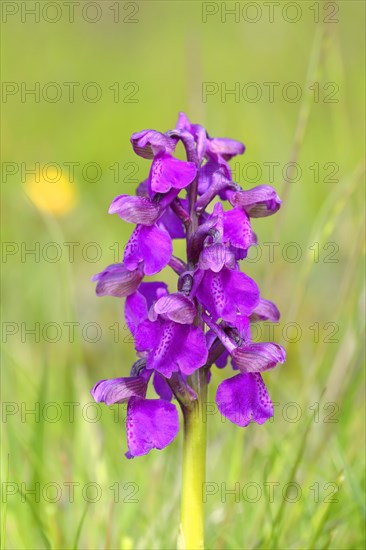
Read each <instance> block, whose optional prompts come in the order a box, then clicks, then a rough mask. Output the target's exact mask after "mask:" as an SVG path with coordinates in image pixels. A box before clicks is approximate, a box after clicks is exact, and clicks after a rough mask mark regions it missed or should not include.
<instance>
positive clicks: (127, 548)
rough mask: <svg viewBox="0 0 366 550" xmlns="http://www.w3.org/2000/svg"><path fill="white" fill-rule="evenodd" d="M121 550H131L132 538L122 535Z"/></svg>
mask: <svg viewBox="0 0 366 550" xmlns="http://www.w3.org/2000/svg"><path fill="white" fill-rule="evenodd" d="M121 550H133V540H132V539H131V537H126V536H122V538H121Z"/></svg>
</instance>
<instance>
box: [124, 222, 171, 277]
mask: <svg viewBox="0 0 366 550" xmlns="http://www.w3.org/2000/svg"><path fill="white" fill-rule="evenodd" d="M172 253H173V245H172V240H171V238H170V236H169V235H168V233H167V232H166V231H164V230H163V229H160V228H159V227H157V226H156V225H152V226H149V227H148V226H144V225H138V226H137V227H136V229H135V230H134V231H133V233H132V235H131V238H130V240H129V241H128V243H127V245H126V249H125V254H124V263H125V265H126V267H127V268H128V269H135V268H136V267H137V266H138V265H139V264H140V262H144V265H143V270H144V273H145V274H146V275H154V274H155V273H158V272H159V271H161V270H162V269H163V268H164V267H165V266H166V265H167V264H168V262H169V260H170V258H171V256H172Z"/></svg>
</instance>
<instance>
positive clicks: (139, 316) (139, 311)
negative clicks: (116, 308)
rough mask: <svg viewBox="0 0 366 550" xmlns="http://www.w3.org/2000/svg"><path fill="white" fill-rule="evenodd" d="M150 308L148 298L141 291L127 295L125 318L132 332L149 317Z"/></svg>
mask: <svg viewBox="0 0 366 550" xmlns="http://www.w3.org/2000/svg"><path fill="white" fill-rule="evenodd" d="M147 315H148V309H147V302H146V298H145V297H144V296H143V295H142V294H141V293H140V292H138V291H137V292H134V293H133V294H130V296H127V298H126V301H125V319H126V323H127V326H128V328H129V329H130V331H131V333H132V334H135V332H136V330H137V327H138V326H139V325H140V324H141V323H142V322H143V321H145V320H146V319H147Z"/></svg>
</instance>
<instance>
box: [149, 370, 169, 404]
mask: <svg viewBox="0 0 366 550" xmlns="http://www.w3.org/2000/svg"><path fill="white" fill-rule="evenodd" d="M153 386H154V389H155V391H156V393H157V394H158V396H159V397H160V399H165V401H171V400H172V397H173V392H172V390H171V389H170V386H169V384H168V382H167V381H166V379H165V378H164V377H163V376H161V375H160V374H158V373H157V372H156V373H155V374H154V378H153Z"/></svg>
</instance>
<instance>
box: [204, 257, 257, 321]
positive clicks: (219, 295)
mask: <svg viewBox="0 0 366 550" xmlns="http://www.w3.org/2000/svg"><path fill="white" fill-rule="evenodd" d="M197 298H198V299H199V301H200V302H201V303H202V304H203V305H204V307H205V308H206V309H207V310H208V311H209V313H210V314H211V315H212V317H213V319H214V320H215V321H216V320H217V319H219V318H220V317H221V318H222V319H224V320H225V321H228V322H232V323H234V322H235V320H236V316H237V315H238V314H241V315H244V316H245V315H246V316H247V315H250V314H251V313H252V311H253V310H254V308H255V307H256V306H257V305H258V301H259V289H258V287H257V285H256V283H255V282H254V281H253V280H252V279H251V278H250V277H248V276H247V275H245V273H241V272H240V271H234V270H232V269H228V268H227V267H224V268H223V269H222V270H221V271H220V272H219V273H214V272H213V271H211V270H207V271H205V272H204V275H203V278H202V281H201V284H200V285H199V286H198V289H197Z"/></svg>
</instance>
